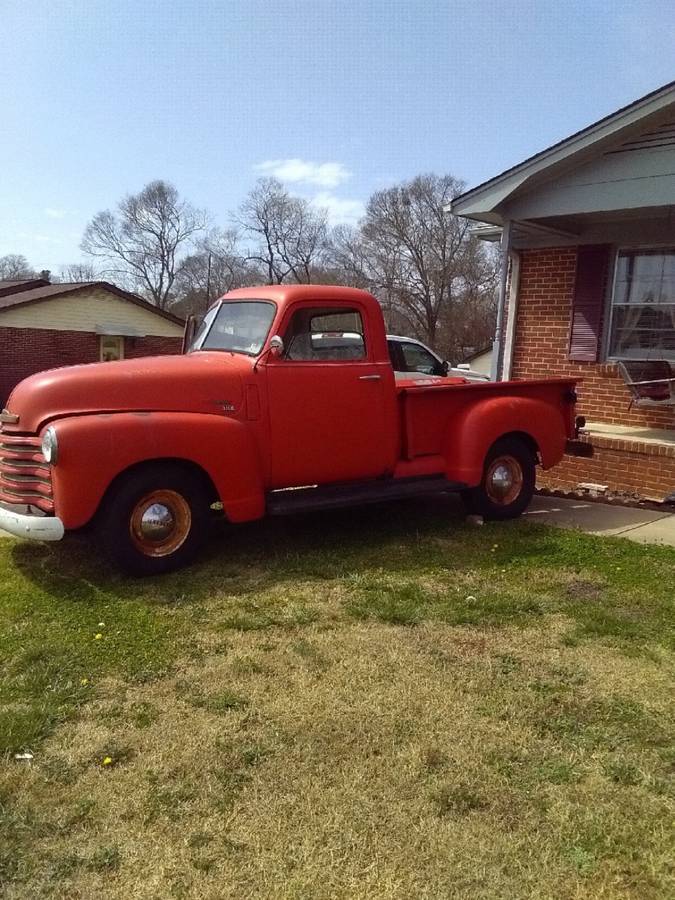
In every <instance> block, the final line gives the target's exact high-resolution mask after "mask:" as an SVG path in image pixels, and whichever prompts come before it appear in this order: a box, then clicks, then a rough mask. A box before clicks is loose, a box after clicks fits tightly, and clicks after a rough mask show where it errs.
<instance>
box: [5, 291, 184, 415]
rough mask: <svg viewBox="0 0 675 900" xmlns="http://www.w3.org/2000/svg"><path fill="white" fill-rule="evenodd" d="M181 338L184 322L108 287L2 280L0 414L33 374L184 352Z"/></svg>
mask: <svg viewBox="0 0 675 900" xmlns="http://www.w3.org/2000/svg"><path fill="white" fill-rule="evenodd" d="M182 335H183V321H182V320H181V319H179V318H177V317H176V316H173V315H171V314H170V313H166V312H162V311H161V310H158V309H157V308H156V307H155V306H152V305H151V304H150V303H147V302H146V301H145V300H141V298H140V297H137V296H136V295H135V294H130V293H128V292H127V291H123V290H121V289H120V288H118V287H116V286H115V285H113V284H108V283H107V282H105V281H94V282H85V283H76V284H50V282H49V281H48V280H46V279H44V278H35V279H31V280H25V281H0V407H1V406H3V405H4V404H5V403H6V401H7V398H8V397H9V394H10V393H11V391H12V388H13V387H14V386H15V385H16V384H18V383H19V381H21V380H22V379H23V378H26V377H27V376H28V375H32V374H34V373H35V372H40V371H42V370H43V369H51V368H54V367H56V366H68V365H72V364H74V363H88V362H99V361H101V360H103V361H106V360H112V359H122V358H125V357H126V358H130V357H136V356H149V355H151V354H158V353H159V354H164V353H180V349H181V342H182Z"/></svg>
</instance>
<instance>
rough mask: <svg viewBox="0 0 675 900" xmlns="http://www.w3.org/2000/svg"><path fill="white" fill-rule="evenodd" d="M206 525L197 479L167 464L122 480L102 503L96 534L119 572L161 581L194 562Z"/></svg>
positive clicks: (206, 511)
mask: <svg viewBox="0 0 675 900" xmlns="http://www.w3.org/2000/svg"><path fill="white" fill-rule="evenodd" d="M208 520H209V495H208V492H207V490H206V486H205V484H204V483H203V481H202V479H201V478H200V477H199V474H198V473H196V472H192V471H190V470H188V469H183V468H181V467H180V466H175V465H170V464H166V465H158V466H155V467H152V468H150V467H147V468H143V469H139V470H137V471H132V472H130V473H129V474H128V475H126V476H123V477H122V479H121V481H119V482H118V483H117V484H115V485H114V486H113V489H112V492H111V494H110V496H109V497H108V498H107V500H106V503H105V506H104V509H103V511H102V515H101V518H100V522H99V529H98V530H99V536H100V538H101V541H102V543H103V546H104V548H105V550H106V552H107V555H108V556H109V557H110V559H111V560H112V562H113V563H114V564H115V565H116V566H117V567H118V568H120V569H122V570H123V571H124V572H127V573H129V574H131V575H159V574H161V573H163V572H170V571H172V570H173V569H178V568H180V567H181V566H184V565H187V564H188V563H189V562H190V561H191V560H192V559H193V558H194V556H195V554H196V553H197V551H198V550H199V548H200V547H201V545H202V544H203V542H204V539H205V537H206V533H207V525H208Z"/></svg>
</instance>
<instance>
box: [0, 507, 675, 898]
mask: <svg viewBox="0 0 675 900" xmlns="http://www.w3.org/2000/svg"><path fill="white" fill-rule="evenodd" d="M217 531H218V534H217V536H216V537H215V538H214V541H213V543H212V544H211V546H210V548H209V550H208V552H207V554H206V556H205V558H204V559H203V561H202V562H201V563H200V564H199V565H197V566H195V567H194V568H192V569H191V570H189V571H186V572H181V573H179V574H176V575H173V576H166V577H163V578H159V579H155V580H150V581H130V580H126V579H122V578H121V577H119V576H117V575H115V574H113V573H111V572H110V571H108V570H106V569H105V568H104V567H103V566H102V565H101V563H100V561H99V560H98V559H97V558H96V557H95V556H94V555H93V554H92V553H91V552H90V551H89V550H88V548H87V545H86V544H85V543H83V542H74V543H70V544H64V545H62V546H60V545H55V546H48V545H40V544H27V543H21V542H15V541H11V540H0V895H1V896H3V897H6V898H37V897H52V896H53V897H59V898H64V897H67V898H71V897H72V898H92V897H96V898H124V900H129V898H162V900H163V898H172V897H175V898H183V897H185V898H188V897H189V898H213V900H220V898H230V897H231V898H245V897H261V898H262V897H265V898H307V900H310V898H311V900H315V898H385V900H386V898H406V900H407V898H425V897H428V898H450V897H453V898H454V897H466V898H477V897H479V898H521V897H541V898H582V897H607V898H609V897H612V898H614V897H622V898H623V897H634V898H640V900H645V898H657V897H658V898H661V897H663V898H665V897H672V896H675V881H674V880H673V857H674V855H675V854H674V850H675V847H674V844H673V837H672V824H673V811H674V804H673V799H674V791H673V781H672V775H673V770H674V761H675V756H674V754H673V720H674V716H673V705H672V696H673V694H672V688H673V658H674V657H673V638H674V633H675V629H674V627H673V626H674V624H675V623H674V616H673V595H674V593H675V587H674V584H675V550H673V549H671V548H658V547H650V548H645V547H642V546H639V545H636V544H631V543H629V542H628V541H623V540H616V539H615V540H612V539H607V540H603V539H599V538H591V537H587V536H583V535H578V534H575V533H572V532H568V531H562V530H555V529H549V528H545V527H543V526H538V525H534V524H530V523H528V522H518V523H510V524H508V525H486V526H484V527H482V528H477V527H470V526H466V525H464V524H462V522H461V519H460V518H459V516H458V513H457V511H456V507H455V505H454V502H453V501H452V500H445V499H438V500H433V501H430V500H426V501H424V502H408V503H400V504H394V505H390V506H382V507H372V508H369V509H366V510H365V511H359V512H356V513H355V512H345V513H341V514H340V515H315V516H307V517H298V518H294V519H285V520H284V519H279V520H274V521H269V522H264V523H256V524H252V525H249V526H245V527H241V528H239V529H238V530H234V531H229V530H228V529H227V528H224V527H223V528H219V529H217ZM26 749H29V750H30V751H31V752H32V753H33V755H34V759H33V760H32V761H27V760H17V759H15V753H17V752H19V751H23V750H26Z"/></svg>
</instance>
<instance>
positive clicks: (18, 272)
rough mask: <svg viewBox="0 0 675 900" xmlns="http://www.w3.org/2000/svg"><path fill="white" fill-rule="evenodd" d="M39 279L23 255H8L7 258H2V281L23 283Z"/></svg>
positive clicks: (0, 275) (0, 279)
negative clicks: (23, 281)
mask: <svg viewBox="0 0 675 900" xmlns="http://www.w3.org/2000/svg"><path fill="white" fill-rule="evenodd" d="M37 277H38V276H37V272H35V270H34V269H32V268H31V266H30V265H29V263H28V260H27V259H26V257H25V256H23V255H22V254H20V253H8V254H7V256H0V281H21V280H22V279H26V278H37Z"/></svg>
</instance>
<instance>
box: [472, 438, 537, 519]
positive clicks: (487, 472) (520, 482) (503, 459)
mask: <svg viewBox="0 0 675 900" xmlns="http://www.w3.org/2000/svg"><path fill="white" fill-rule="evenodd" d="M536 464H537V460H536V457H535V454H534V453H533V452H532V450H531V449H530V447H528V446H527V444H526V443H525V442H524V441H521V440H519V439H518V438H515V437H514V438H502V439H501V440H499V441H496V442H495V443H494V444H493V445H492V447H491V448H490V450H489V452H488V455H487V456H486V458H485V465H484V466H483V477H482V479H481V483H480V484H479V485H478V487H475V488H471V489H470V490H468V491H464V492H463V493H462V500H463V501H464V505H465V507H466V509H467V511H468V512H470V513H473V514H475V515H480V516H483V518H484V519H493V520H505V519H516V518H518V516H520V515H522V514H523V513H524V512H525V510H526V509H527V507H528V506H529V505H530V501H531V500H532V495H533V494H534V487H535V481H536ZM504 472H506V475H503V473H504ZM500 475H502V477H501V478H500ZM509 483H510V484H511V487H508V485H509Z"/></svg>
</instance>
